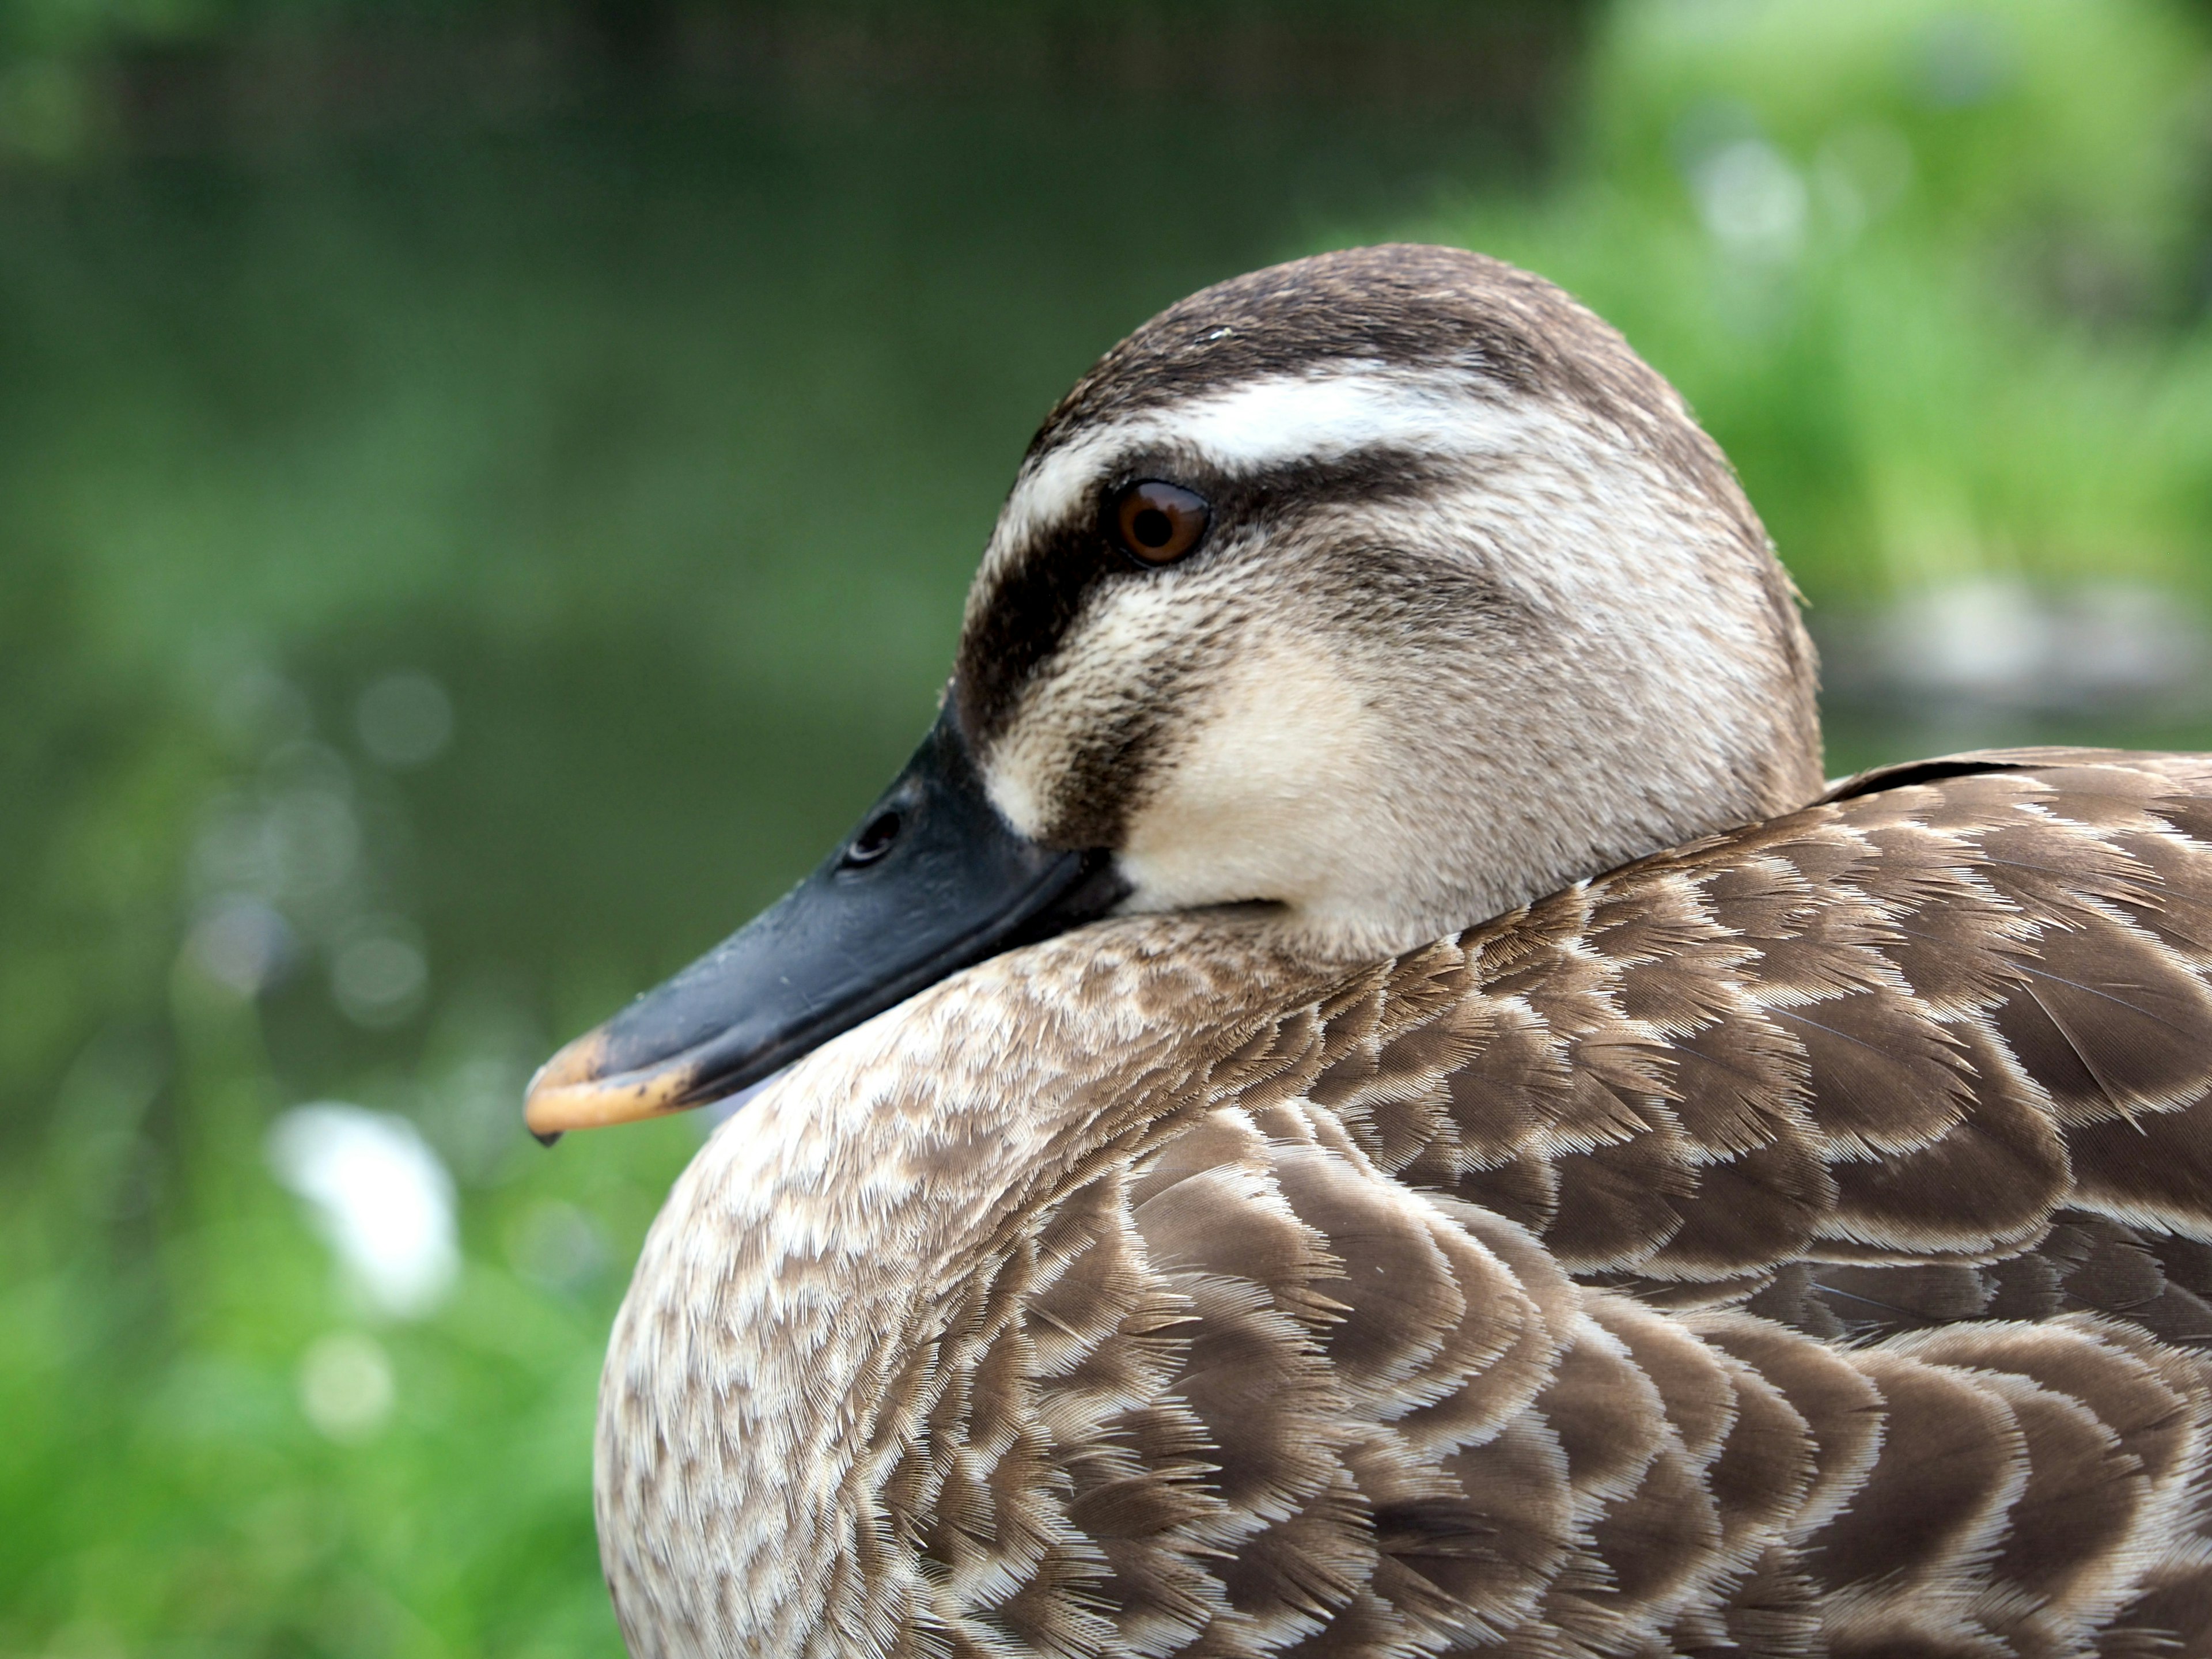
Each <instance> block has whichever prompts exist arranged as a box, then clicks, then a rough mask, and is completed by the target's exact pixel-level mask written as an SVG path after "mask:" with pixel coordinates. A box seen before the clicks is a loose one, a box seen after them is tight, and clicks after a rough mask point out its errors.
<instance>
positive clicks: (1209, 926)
mask: <svg viewBox="0 0 2212 1659" xmlns="http://www.w3.org/2000/svg"><path fill="white" fill-rule="evenodd" d="M1329 972H1330V970H1329V969H1326V968H1325V967H1323V966H1322V965H1320V964H1317V963H1313V962H1310V961H1308V960H1304V959H1302V958H1300V957H1297V956H1295V955H1293V954H1291V953H1290V952H1288V951H1286V950H1285V947H1284V945H1283V944H1282V943H1281V941H1280V939H1279V938H1278V937H1276V936H1275V935H1273V933H1271V932H1270V931H1269V930H1268V929H1267V928H1266V927H1264V926H1261V925H1257V924H1255V923H1254V922H1251V921H1247V920H1240V919H1233V918H1232V919H1223V918H1219V917H1207V916H1204V915H1187V916H1176V917H1138V918H1128V919H1125V920H1122V921H1112V922H1107V923H1103V924H1101V925H1099V926H1097V927H1091V928H1086V929H1084V930H1081V931H1080V932H1079V933H1075V934H1071V935H1068V936H1066V937H1065V938H1063V939H1056V940H1052V941H1048V942H1047V943H1046V944H1043V945H1036V946H1033V947H1031V948H1030V949H1028V950H1024V951H1017V952H1013V953H1011V954H1009V955H1007V956H1005V957H998V958H994V960H992V961H990V962H987V963H982V964H981V965H980V966H978V967H976V968H974V969H969V970H968V971H967V972H966V973H963V974H960V975H955V976H954V977H953V978H951V979H950V980H947V981H945V982H944V983H943V984H941V985H939V986H937V987H933V988H932V989H931V990H929V991H927V992H925V993H923V994H921V995H920V996H918V997H916V998H915V999H914V1000H912V1001H910V1002H908V1003H906V1004H903V1005H902V1006H900V1007H898V1008H896V1009H894V1010H892V1011H891V1012H889V1013H886V1014H884V1015H882V1016H880V1017H878V1018H876V1019H874V1020H872V1021H870V1022H869V1023H868V1024H866V1025H863V1026H861V1027H860V1028H859V1029H857V1030H854V1031H852V1032H850V1033H848V1034H847V1035H846V1036H843V1037H842V1038H840V1039H839V1040H838V1041H836V1042H833V1043H830V1044H829V1045H827V1046H825V1047H824V1048H822V1049H820V1050H818V1051H817V1053H815V1054H812V1055H811V1056H809V1057H808V1058H807V1059H806V1060H804V1061H802V1062H801V1063H800V1064H799V1065H798V1066H795V1067H793V1070H792V1071H791V1072H790V1073H787V1075H786V1076H785V1077H784V1078H783V1079H781V1081H780V1082H779V1083H777V1084H776V1085H774V1086H773V1087H771V1088H770V1089H769V1091H766V1092H765V1093H764V1094H763V1096H762V1097H760V1098H759V1099H757V1100H756V1101H754V1102H753V1103H750V1104H749V1105H748V1106H747V1107H746V1108H745V1109H744V1111H742V1112H740V1113H738V1115H735V1116H733V1117H732V1119H731V1120H730V1121H728V1122H726V1124H724V1125H723V1126H722V1127H720V1129H718V1130H717V1131H716V1132H715V1133H714V1136H713V1138H712V1139H710V1140H709V1141H708V1144H707V1146H705V1147H704V1148H703V1149H702V1151H701V1152H700V1154H699V1155H698V1157H697V1158H695V1159H694V1160H693V1162H692V1164H691V1166H690V1168H689V1169H688V1170H686V1171H685V1172H684V1176H682V1178H681V1179H680V1180H679V1181H678V1183H677V1185H676V1187H675V1188H674V1189H673V1190H672V1191H671V1194H670V1196H669V1199H668V1202H667V1204H666V1206H665V1207H664V1208H663V1210H662V1212H661V1213H660V1215H659V1218H658V1219H657V1220H656V1221H655V1222H654V1224H653V1229H652V1231H651V1232H650V1234H649V1235H648V1237H647V1241H646V1244H645V1249H644V1250H643V1252H642V1254H641V1257H640V1259H639V1262H638V1267H637V1271H636V1274H635V1278H634V1279H633V1281H632V1283H631V1286H630V1290H629V1295H628V1297H626V1298H625V1299H624V1302H623V1308H622V1311H621V1313H620V1315H619V1316H617V1321H616V1325H615V1329H614V1332H613V1334H612V1338H611V1342H610V1346H609V1350H608V1356H607V1363H606V1370H605V1376H604V1377H603V1379H602V1382H601V1386H600V1401H599V1440H598V1470H597V1481H596V1485H597V1487H598V1497H599V1537H600V1540H601V1550H602V1555H603V1559H604V1562H605V1568H606V1572H607V1577H608V1582H609V1583H610V1586H611V1589H612V1590H613V1592H614V1595H615V1601H616V1605H617V1612H618V1613H619V1615H620V1617H621V1620H622V1623H623V1629H624V1632H625V1635H626V1637H627V1638H628V1639H629V1644H630V1651H631V1653H632V1654H633V1655H634V1656H635V1659H663V1656H668V1659H674V1656H678V1655H682V1656H690V1655H695V1654H696V1655H699V1656H706V1655H710V1654H725V1653H729V1652H778V1653H791V1654H800V1655H804V1654H808V1653H814V1652H822V1653H844V1652H852V1651H868V1650H872V1648H873V1644H872V1640H871V1639H870V1638H868V1637H867V1635H866V1632H882V1631H884V1630H886V1629H891V1628H895V1627H896V1626H897V1624H898V1622H899V1621H900V1620H902V1619H903V1618H904V1617H906V1616H908V1606H909V1605H911V1606H913V1607H920V1606H923V1605H925V1604H926V1603H927V1597H928V1595H929V1591H928V1589H927V1586H924V1585H922V1584H920V1583H908V1582H907V1577H908V1574H907V1571H906V1570H904V1569H902V1568H901V1567H900V1566H899V1565H898V1562H897V1560H896V1559H893V1558H896V1557H898V1556H899V1555H900V1552H896V1551H889V1552H884V1551H879V1550H875V1549H873V1548H872V1544H873V1542H874V1541H875V1540H874V1534H873V1532H872V1522H871V1519H870V1517H871V1516H872V1515H873V1514H874V1513H875V1509H876V1498H877V1495H878V1492H879V1491H880V1489H881V1488H882V1486H883V1485H884V1482H885V1481H886V1480H888V1479H889V1478H890V1474H891V1473H892V1472H893V1470H894V1468H896V1463H897V1460H898V1458H899V1456H900V1455H901V1454H902V1452H903V1451H904V1450H905V1449H908V1447H910V1446H911V1444H912V1443H913V1442H914V1440H915V1437H916V1435H917V1434H918V1433H919V1432H920V1429H921V1412H922V1411H923V1410H924V1409H925V1407H926V1404H927V1401H926V1400H925V1399H924V1398H923V1395H922V1391H921V1383H920V1381H918V1378H921V1377H923V1376H927V1373H928V1371H929V1370H930V1369H931V1367H932V1364H933V1362H932V1360H931V1359H930V1355H931V1354H932V1353H933V1352H934V1351H935V1345H937V1344H939V1342H940V1341H941V1340H943V1339H944V1337H945V1331H944V1330H943V1328H942V1327H943V1325H944V1322H945V1320H946V1319H947V1318H948V1317H949V1316H951V1312H952V1310H953V1309H952V1300H951V1290H952V1288H953V1287H955V1286H957V1285H963V1284H965V1283H967V1282H968V1281H969V1280H970V1279H972V1278H973V1277H974V1276H975V1274H976V1273H977V1271H978V1270H979V1268H981V1267H987V1265H988V1264H989V1262H990V1261H992V1259H993V1253H994V1251H1000V1252H1003V1250H1004V1249H1005V1248H1006V1246H1007V1244H1008V1242H1009V1235H1008V1231H1007V1224H1008V1221H1009V1218H1011V1217H1012V1216H1015V1215H1017V1214H1018V1213H1020V1212H1023V1211H1024V1209H1025V1208H1026V1207H1028V1206H1029V1205H1030V1203H1031V1202H1033V1201H1034V1199H1035V1196H1036V1194H1037V1193H1038V1191H1039V1190H1040V1188H1048V1187H1050V1186H1052V1185H1054V1184H1056V1183H1058V1182H1064V1181H1066V1180H1067V1179H1069V1178H1070V1177H1071V1176H1072V1175H1073V1174H1074V1173H1075V1172H1077V1171H1078V1170H1080V1169H1081V1168H1082V1167H1083V1166H1084V1165H1085V1163H1086V1162H1087V1161H1088V1160H1089V1158H1090V1157H1091V1155H1092V1154H1094V1153H1095V1152H1097V1150H1098V1149H1099V1147H1100V1146H1103V1145H1104V1144H1105V1143H1106V1142H1108V1141H1109V1140H1111V1139H1115V1138H1116V1137H1118V1136H1120V1135H1122V1134H1126V1133H1131V1132H1133V1131H1136V1130H1139V1129H1141V1127H1142V1123H1141V1122H1140V1121H1138V1120H1139V1117H1142V1116H1146V1115H1151V1116H1158V1115H1164V1114H1165V1113H1167V1112H1169V1111H1171V1110H1172V1109H1174V1105H1175V1103H1176V1098H1178V1097H1179V1091H1172V1090H1165V1091H1162V1090H1153V1089H1148V1088H1146V1089H1140V1088H1136V1087H1133V1084H1134V1082H1135V1080H1136V1079H1137V1078H1138V1077H1139V1075H1140V1074H1144V1073H1148V1072H1150V1073H1159V1072H1161V1071H1163V1070H1165V1069H1169V1068H1175V1067H1180V1068H1182V1069H1184V1070H1188V1069H1189V1068H1190V1067H1191V1066H1193V1065H1194V1063H1199V1062H1202V1060H1203V1059H1204V1056H1203V1055H1200V1054H1196V1053H1195V1052H1194V1048H1193V1044H1192V1036H1193V1033H1194V1031H1195V1032H1203V1031H1205V1030H1207V1029H1209V1028H1221V1029H1224V1030H1225V1029H1226V1027H1227V1026H1228V1025H1230V1024H1233V1017H1232V1012H1231V1011H1233V1010H1234V1009H1236V1008H1237V1007H1239V1006H1255V1004H1256V1006H1268V1005H1270V1004H1271V1003H1273V1002H1274V1001H1275V1000H1277V999H1276V997H1275V996H1273V995H1270V994H1269V992H1270V991H1271V990H1276V991H1279V993H1281V994H1290V993H1291V991H1292V990H1293V989H1294V988H1295V987H1297V986H1298V985H1309V986H1317V985H1318V984H1319V983H1320V982H1321V981H1322V980H1324V979H1326V978H1327V977H1328V973H1329ZM864 1556H866V1557H868V1558H870V1559H869V1561H868V1565H867V1566H866V1570H865V1571H864V1570H863V1569H862V1567H861V1565H860V1562H861V1560H862V1558H863V1557H864ZM878 1558H880V1559H878Z"/></svg>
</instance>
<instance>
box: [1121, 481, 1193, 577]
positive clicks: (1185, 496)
mask: <svg viewBox="0 0 2212 1659" xmlns="http://www.w3.org/2000/svg"><path fill="white" fill-rule="evenodd" d="M1206 516H1207V507H1206V498H1205V497H1204V496H1202V495H1196V494H1194V493H1193V492H1192V491H1190V490H1188V489H1184V488H1183V487H1182V485H1181V484H1171V483H1164V482H1162V481H1161V480H1159V479H1158V478H1152V479H1147V480H1146V482H1145V483H1137V484H1131V485H1130V486H1129V487H1128V488H1127V489H1125V490H1123V491H1122V492H1121V499H1120V500H1118V501H1115V503H1114V533H1115V536H1116V537H1118V538H1120V540H1121V550H1122V551H1123V552H1125V553H1127V555H1128V556H1130V557H1131V558H1133V559H1139V560H1141V561H1143V562H1145V563H1146V564H1173V563H1174V562H1176V560H1177V559H1180V558H1182V556H1184V555H1185V554H1187V553H1188V552H1190V551H1191V550H1193V549H1194V548H1195V547H1197V545H1198V544H1199V542H1200V540H1201V539H1202V538H1204V536H1205V535H1206Z"/></svg>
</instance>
